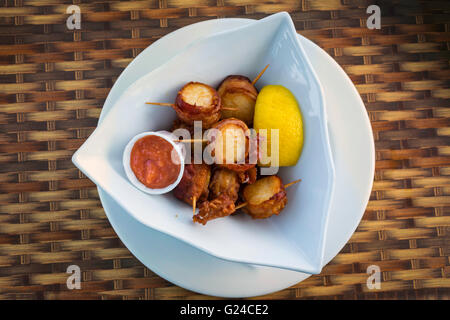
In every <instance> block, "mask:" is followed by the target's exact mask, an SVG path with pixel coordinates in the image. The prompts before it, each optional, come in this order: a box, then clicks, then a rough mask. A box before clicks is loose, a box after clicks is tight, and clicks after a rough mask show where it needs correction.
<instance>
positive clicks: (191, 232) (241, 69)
mask: <svg viewBox="0 0 450 320" xmlns="http://www.w3.org/2000/svg"><path fill="white" fill-rule="evenodd" d="M267 64H270V67H269V69H268V70H267V71H266V73H265V74H264V76H263V77H262V78H261V79H260V80H259V81H258V83H257V87H258V88H262V87H263V86H264V85H267V84H280V85H283V86H285V87H287V88H288V89H290V90H291V91H292V92H293V94H294V95H295V96H296V98H297V101H298V102H299V104H300V107H301V111H302V115H303V121H304V146H303V151H302V155H301V158H300V160H299V162H298V163H297V165H296V166H294V167H285V168H280V171H279V173H278V174H279V176H281V178H282V179H283V181H284V182H285V183H288V182H290V181H292V180H295V179H298V178H301V179H302V182H301V183H299V184H296V185H294V186H292V187H290V188H289V189H287V194H288V204H287V206H286V207H285V209H284V210H283V211H282V213H281V214H280V215H279V216H274V217H271V218H269V219H264V220H253V219H251V218H250V217H249V216H247V215H245V214H243V213H242V214H238V215H235V216H231V217H227V218H224V219H217V220H213V221H210V222H208V224H207V225H206V226H202V225H199V224H195V223H193V222H192V209H191V208H190V207H189V206H187V205H186V204H185V203H182V202H180V201H178V200H176V199H175V198H174V197H173V195H172V194H165V195H148V194H145V193H143V192H141V191H139V190H138V189H137V188H135V187H134V186H133V185H132V184H131V183H130V182H129V180H128V179H127V177H126V175H125V172H124V169H123V166H122V153H123V151H124V148H125V146H126V144H127V143H128V141H129V140H130V139H131V138H132V137H133V136H135V135H136V134H138V133H140V132H144V131H153V130H167V128H170V126H171V125H172V122H173V120H174V119H176V114H175V111H174V110H172V109H171V108H164V107H154V106H149V105H146V104H145V101H161V102H170V101H173V100H174V98H175V96H176V94H177V91H178V90H179V88H181V87H182V86H183V85H184V84H185V83H187V82H189V81H199V82H204V83H207V84H210V85H212V86H216V85H218V84H219V83H220V81H221V80H222V79H223V78H224V77H225V76H227V75H229V74H243V75H246V76H248V77H250V78H252V77H255V76H256V75H257V73H258V72H259V71H260V70H261V69H262V67H264V66H265V65H267ZM72 161H73V162H74V164H75V165H76V166H77V167H78V168H79V169H80V170H81V171H83V172H84V173H85V174H86V175H87V176H88V177H89V178H90V179H91V180H92V181H93V182H94V183H96V184H97V185H99V186H100V187H101V188H103V190H105V191H106V192H107V193H108V194H109V195H110V196H112V197H113V198H114V199H115V200H116V201H117V202H118V203H119V204H120V205H121V206H122V207H123V208H124V209H126V210H127V211H128V212H129V213H130V214H131V215H132V216H134V217H135V218H136V219H137V220H138V221H140V222H141V223H143V224H145V225H147V226H149V227H151V228H153V229H156V230H158V231H161V232H164V233H166V234H169V235H171V236H173V237H176V238H178V239H180V240H183V241H185V242H186V243H189V244H191V245H192V246H195V247H197V248H199V249H201V250H204V251H206V252H208V253H210V254H212V255H214V256H216V257H219V258H223V259H226V260H231V261H236V262H243V263H250V264H257V265H265V266H273V267H279V268H285V269H290V270H296V271H302V272H307V273H319V272H320V270H321V269H322V267H323V254H324V240H325V239H324V237H325V234H326V228H327V221H328V214H329V207H330V200H331V197H332V193H333V190H334V167H333V161H332V158H331V150H330V145H329V139H328V129H327V120H326V114H325V107H324V100H323V92H322V88H321V85H320V82H319V81H318V79H317V76H316V74H315V72H314V70H313V69H312V67H311V65H310V63H309V61H308V59H307V57H306V56H305V53H304V51H303V49H302V47H301V45H300V43H299V42H298V40H297V37H296V31H295V28H294V25H293V23H292V20H291V18H290V16H289V14H287V13H284V12H283V13H278V14H274V15H272V16H269V17H267V18H264V19H262V20H259V21H257V22H255V23H252V24H250V25H245V26H243V27H239V28H236V29H233V30H230V31H225V32H221V33H217V34H214V35H212V36H209V37H206V38H203V39H201V40H199V41H196V42H194V43H193V44H191V45H190V46H188V47H187V48H185V49H184V50H183V51H182V52H180V53H179V54H178V55H176V56H175V57H173V58H172V59H170V60H169V61H168V62H167V63H165V64H164V65H162V66H160V67H159V68H157V69H155V70H153V71H152V72H150V73H149V74H147V75H146V76H144V77H142V78H141V79H139V80H138V81H137V82H135V83H134V84H132V85H131V86H130V87H129V88H128V89H127V90H126V91H125V92H124V93H123V95H122V96H121V97H120V99H119V100H118V101H117V103H116V104H115V105H114V106H113V108H112V109H111V111H110V112H109V113H108V115H107V116H106V117H105V119H104V121H103V122H102V123H101V125H99V126H98V127H97V129H96V130H95V131H94V132H93V133H92V135H91V136H90V137H89V138H88V139H87V140H86V142H85V143H84V144H83V145H82V146H81V147H80V148H79V150H78V151H77V152H76V153H75V154H74V155H73V158H72ZM130 232H133V230H130Z"/></svg>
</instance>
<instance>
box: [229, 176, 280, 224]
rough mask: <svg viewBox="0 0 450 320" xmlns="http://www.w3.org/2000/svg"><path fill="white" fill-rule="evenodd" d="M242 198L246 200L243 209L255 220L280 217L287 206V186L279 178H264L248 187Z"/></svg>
mask: <svg viewBox="0 0 450 320" xmlns="http://www.w3.org/2000/svg"><path fill="white" fill-rule="evenodd" d="M242 197H243V198H244V200H245V206H243V207H242V209H243V210H244V211H245V212H246V213H247V214H249V215H250V216H252V217H253V218H254V219H265V218H268V217H270V216H272V215H274V214H275V215H278V214H279V213H280V212H281V210H283V208H284V207H285V206H286V204H287V196H286V191H285V186H284V185H283V182H282V181H281V179H280V178H279V177H277V176H268V177H264V178H261V179H259V180H257V181H256V182H255V183H253V184H251V185H247V186H246V187H245V188H244V190H243V192H242ZM238 207H239V206H238Z"/></svg>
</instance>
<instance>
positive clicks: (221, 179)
mask: <svg viewBox="0 0 450 320" xmlns="http://www.w3.org/2000/svg"><path fill="white" fill-rule="evenodd" d="M239 188H240V184H239V177H238V174H237V173H236V172H234V171H231V170H228V169H223V168H217V169H216V170H215V171H214V173H213V176H212V179H211V182H210V184H209V198H210V199H211V200H209V201H204V202H202V203H200V205H199V212H198V214H196V215H194V217H193V220H194V222H198V223H201V224H203V225H205V224H206V223H207V222H208V221H209V220H213V219H216V218H221V217H226V216H229V215H230V214H232V213H233V212H235V211H236V209H235V203H236V201H237V199H238V197H239Z"/></svg>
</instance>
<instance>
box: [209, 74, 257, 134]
mask: <svg viewBox="0 0 450 320" xmlns="http://www.w3.org/2000/svg"><path fill="white" fill-rule="evenodd" d="M217 92H218V94H219V96H220V99H221V101H222V105H223V106H224V107H225V108H229V109H235V110H223V111H222V118H223V119H226V118H237V119H240V120H242V121H244V122H245V123H246V124H247V125H249V126H250V125H252V123H253V114H254V112H255V103H256V97H257V96H258V90H256V88H255V86H254V85H253V84H252V82H251V81H250V79H249V78H247V77H244V76H240V75H230V76H228V77H226V78H225V79H224V80H223V81H222V82H221V84H220V85H219V87H218V88H217Z"/></svg>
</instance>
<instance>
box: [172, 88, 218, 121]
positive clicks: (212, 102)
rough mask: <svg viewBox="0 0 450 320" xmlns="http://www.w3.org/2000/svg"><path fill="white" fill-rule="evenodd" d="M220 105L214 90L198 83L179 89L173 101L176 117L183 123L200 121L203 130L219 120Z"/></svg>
mask: <svg viewBox="0 0 450 320" xmlns="http://www.w3.org/2000/svg"><path fill="white" fill-rule="evenodd" d="M221 107H222V103H221V100H220V96H219V94H218V93H217V91H216V90H214V88H212V87H210V86H208V85H206V84H204V83H200V82H189V83H187V84H186V85H184V86H183V88H181V90H180V91H179V92H178V94H177V97H176V99H175V105H174V106H173V108H174V109H175V111H176V113H177V115H178V117H179V118H180V119H181V120H182V121H183V122H185V123H188V124H191V125H192V124H193V123H194V121H202V125H203V128H209V127H210V126H211V125H212V124H213V123H215V122H217V121H218V120H219V119H220V116H221V114H220V110H221Z"/></svg>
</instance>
